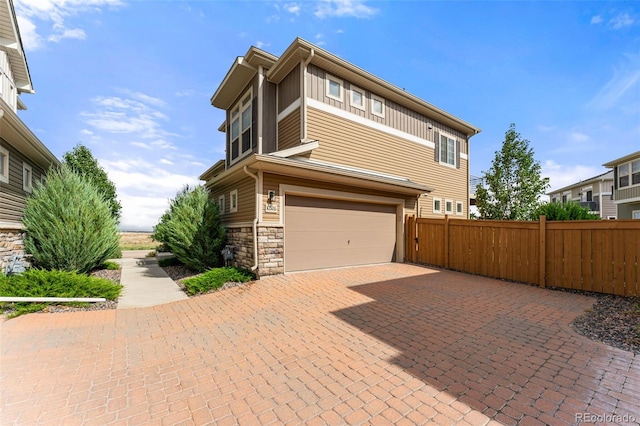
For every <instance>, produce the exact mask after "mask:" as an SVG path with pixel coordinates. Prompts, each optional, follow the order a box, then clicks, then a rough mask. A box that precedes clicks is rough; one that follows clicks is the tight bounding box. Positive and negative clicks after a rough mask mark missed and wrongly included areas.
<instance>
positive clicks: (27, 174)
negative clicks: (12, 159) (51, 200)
mask: <svg viewBox="0 0 640 426" xmlns="http://www.w3.org/2000/svg"><path fill="white" fill-rule="evenodd" d="M22 189H23V190H24V191H25V192H32V191H33V169H32V168H31V166H30V165H28V164H27V163H22Z"/></svg>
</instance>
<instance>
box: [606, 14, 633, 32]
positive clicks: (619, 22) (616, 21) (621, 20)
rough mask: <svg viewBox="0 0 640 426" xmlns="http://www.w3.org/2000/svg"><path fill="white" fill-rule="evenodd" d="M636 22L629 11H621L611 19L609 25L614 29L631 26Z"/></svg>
mask: <svg viewBox="0 0 640 426" xmlns="http://www.w3.org/2000/svg"><path fill="white" fill-rule="evenodd" d="M634 23H635V19H634V18H633V17H631V16H629V14H628V13H621V14H619V15H617V16H615V17H614V18H612V19H611V20H610V21H609V25H610V26H611V28H613V29H614V30H619V29H621V28H625V27H630V26H631V25H633V24H634Z"/></svg>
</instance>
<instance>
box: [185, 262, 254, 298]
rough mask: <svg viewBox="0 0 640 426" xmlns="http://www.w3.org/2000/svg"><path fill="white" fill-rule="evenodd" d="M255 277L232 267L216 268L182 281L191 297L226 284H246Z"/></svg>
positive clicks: (248, 272)
mask: <svg viewBox="0 0 640 426" xmlns="http://www.w3.org/2000/svg"><path fill="white" fill-rule="evenodd" d="M254 278H255V277H254V275H253V274H252V273H251V272H250V271H247V270H246V269H238V268H232V267H225V268H216V269H211V270H210V271H207V272H205V273H204V274H202V275H198V276H197V277H193V278H187V279H186V280H184V281H183V283H184V286H185V288H186V290H187V293H188V294H189V295H191V296H193V295H194V294H198V293H206V292H207V291H209V290H214V289H218V288H220V287H222V286H223V285H225V284H226V283H229V282H231V283H246V282H249V281H251V280H253V279H254Z"/></svg>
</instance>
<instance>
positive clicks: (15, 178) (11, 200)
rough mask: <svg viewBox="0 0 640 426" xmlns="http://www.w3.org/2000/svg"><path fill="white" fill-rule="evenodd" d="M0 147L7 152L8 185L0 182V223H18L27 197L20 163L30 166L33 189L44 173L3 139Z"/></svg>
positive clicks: (0, 140)
mask: <svg viewBox="0 0 640 426" xmlns="http://www.w3.org/2000/svg"><path fill="white" fill-rule="evenodd" d="M0 146H1V147H3V148H4V149H6V150H7V151H9V183H4V182H0V221H3V222H20V221H21V218H22V212H23V210H24V206H25V202H26V199H27V196H28V195H29V193H27V192H25V191H24V190H23V189H22V183H23V182H22V163H23V162H24V163H27V164H28V165H29V166H31V168H32V173H33V175H32V182H33V186H34V187H35V186H36V183H37V182H39V181H40V180H41V179H42V175H43V174H44V171H43V170H42V169H41V168H40V167H39V166H37V165H36V164H35V163H33V162H31V161H30V160H29V159H28V158H27V157H25V156H24V155H22V154H21V153H19V152H18V151H17V150H16V149H14V148H13V146H12V145H9V143H7V142H6V141H5V140H4V139H0Z"/></svg>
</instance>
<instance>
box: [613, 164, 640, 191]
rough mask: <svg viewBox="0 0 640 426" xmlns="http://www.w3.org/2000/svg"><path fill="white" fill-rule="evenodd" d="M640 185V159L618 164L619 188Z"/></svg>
mask: <svg viewBox="0 0 640 426" xmlns="http://www.w3.org/2000/svg"><path fill="white" fill-rule="evenodd" d="M632 185H640V160H635V161H631V162H629V163H625V164H620V165H619V166H618V188H624V187H627V186H632Z"/></svg>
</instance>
